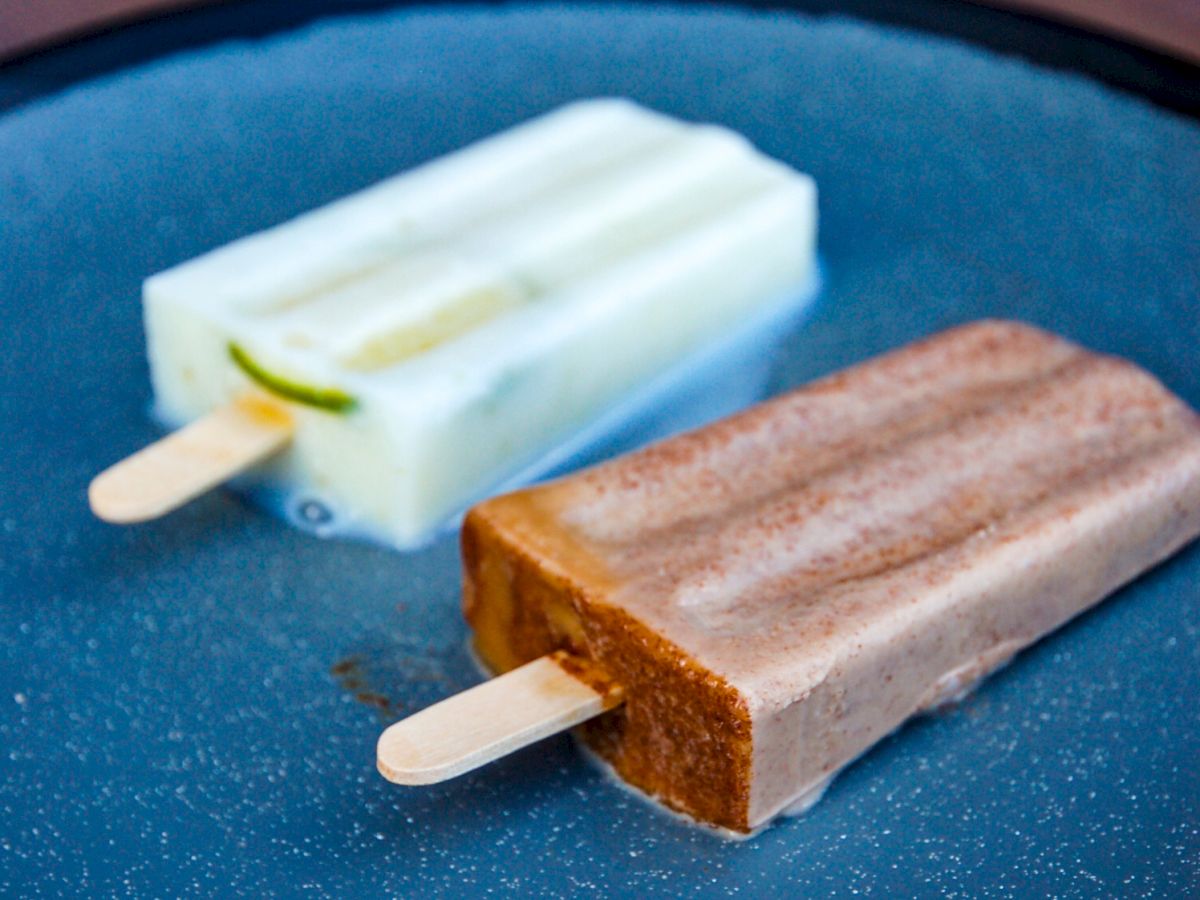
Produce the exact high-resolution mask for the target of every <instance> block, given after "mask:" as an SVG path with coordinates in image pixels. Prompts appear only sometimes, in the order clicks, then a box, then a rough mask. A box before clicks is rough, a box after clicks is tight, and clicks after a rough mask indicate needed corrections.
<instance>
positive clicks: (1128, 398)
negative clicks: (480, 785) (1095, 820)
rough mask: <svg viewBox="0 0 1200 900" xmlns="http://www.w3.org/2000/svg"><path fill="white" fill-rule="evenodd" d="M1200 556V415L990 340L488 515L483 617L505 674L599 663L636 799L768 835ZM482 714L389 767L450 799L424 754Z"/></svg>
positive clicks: (745, 417)
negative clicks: (1119, 600) (902, 727)
mask: <svg viewBox="0 0 1200 900" xmlns="http://www.w3.org/2000/svg"><path fill="white" fill-rule="evenodd" d="M1198 533H1200V418H1198V417H1197V415H1196V414H1195V413H1194V412H1193V411H1192V410H1190V409H1189V408H1188V407H1187V406H1186V405H1185V404H1184V403H1183V402H1181V401H1180V400H1179V399H1178V398H1176V397H1175V396H1173V395H1172V394H1171V393H1169V392H1168V391H1167V390H1166V389H1165V388H1164V387H1163V386H1162V385H1161V384H1159V382H1157V381H1156V380H1155V379H1154V378H1153V377H1151V376H1150V375H1148V374H1147V373H1145V372H1144V371H1142V370H1141V369H1139V368H1137V367H1136V366H1134V365H1132V364H1130V363H1128V362H1124V361H1122V360H1119V359H1115V358H1112V357H1107V356H1100V355H1097V354H1094V353H1091V352H1088V351H1086V350H1083V349H1081V348H1080V347H1078V346H1076V345H1074V344H1071V343H1069V342H1067V341H1065V340H1062V339H1060V338H1057V337H1055V336H1053V335H1050V334H1047V333H1045V332H1043V331H1040V330H1037V329H1034V328H1031V327H1028V326H1025V325H1021V324H1016V323H1005V322H982V323H978V324H973V325H968V326H964V327H960V328H957V329H953V330H951V331H948V332H945V333H943V334H940V335H937V336H935V337H933V338H930V339H928V340H925V341H922V342H919V343H916V344H913V345H911V346H909V347H906V348H904V349H901V350H898V351H896V352H893V353H891V354H888V355H886V356H883V357H880V358H878V359H876V360H873V361H870V362H867V363H864V364H862V365H859V366H856V367H854V368H851V369H848V370H846V371H844V372H842V373H840V374H836V375H833V376H831V377H828V378H826V379H823V380H821V381H818V382H816V383H814V384H812V385H810V386H808V387H806V388H802V389H800V390H797V391H795V392H793V393H790V394H787V395H785V396H783V397H780V398H778V399H775V400H773V401H770V402H768V403H765V404H762V405H761V406H758V407H756V408H754V409H751V410H749V411H747V412H745V413H743V414H740V415H737V416H735V417H733V418H730V419H727V420H725V421H723V422H719V423H717V424H715V425H711V426H709V427H707V428H704V429H701V430H699V431H695V432H691V433H688V434H685V435H682V436H680V437H677V438H674V439H671V440H667V441H665V442H662V443H660V444H657V445H654V446H651V447H649V448H647V449H645V450H642V451H640V452H638V453H634V454H631V455H628V456H626V457H623V458H620V459H617V460H614V461H612V462H610V463H607V464H604V465H601V466H598V467H596V468H593V469H590V470H587V471H585V472H582V473H579V474H577V475H574V476H571V477H568V478H565V479H562V480H560V481H557V482H553V483H549V484H545V485H542V486H538V487H534V488H530V489H527V490H523V491H519V492H517V493H513V494H509V495H506V496H503V497H499V498H496V499H493V500H490V501H488V502H486V503H483V504H482V505H480V506H477V507H475V509H474V510H472V511H471V512H470V513H469V515H468V516H467V519H466V522H465V524H464V527H463V536H462V541H463V555H464V564H465V571H466V578H465V605H466V615H467V618H468V620H469V621H470V623H471V625H472V626H473V628H474V630H475V640H476V646H477V649H478V651H479V654H480V656H481V657H482V658H483V660H484V661H485V662H486V663H487V664H488V665H489V666H490V667H492V668H493V669H495V670H496V671H497V672H505V671H508V670H510V669H513V668H514V667H518V666H521V665H522V664H524V663H528V662H529V661H531V660H538V658H539V657H543V656H545V655H546V654H550V653H553V652H559V656H558V657H557V658H558V659H560V660H561V659H563V658H564V656H563V654H562V651H565V652H566V655H567V657H566V658H568V659H573V660H576V661H577V662H579V663H580V664H583V665H584V666H585V669H584V671H586V672H588V673H591V676H592V677H591V678H590V679H589V678H585V679H584V680H585V681H587V680H591V683H592V684H593V685H594V686H595V687H596V696H597V697H602V698H607V700H606V701H604V702H602V701H600V700H597V701H595V702H593V705H592V706H591V707H587V708H584V707H583V706H580V707H578V709H579V710H580V711H581V712H580V713H579V714H578V716H577V718H576V719H575V721H578V719H580V718H585V717H586V716H587V715H598V714H599V713H601V712H602V711H603V710H604V709H606V708H607V707H609V706H612V705H613V704H614V703H620V705H619V706H617V707H616V708H615V709H612V710H611V711H608V712H606V713H604V714H602V715H598V717H596V718H593V719H591V720H590V721H587V722H586V724H584V725H583V726H582V728H581V729H580V734H581V736H582V738H583V740H584V741H585V742H586V744H587V745H588V746H589V747H590V748H591V749H592V750H594V751H595V752H596V753H598V754H599V755H600V757H602V758H603V759H604V760H606V761H608V762H609V763H610V764H611V765H612V766H613V768H614V769H615V771H616V772H617V773H618V774H619V775H620V776H621V777H622V778H624V779H625V780H626V781H628V782H629V783H630V784H632V785H634V786H636V787H638V788H640V789H642V790H643V791H645V792H647V793H648V794H650V795H652V796H653V797H655V798H657V799H659V800H660V801H662V802H663V803H665V804H666V805H667V806H669V807H671V808H673V809H675V810H679V811H681V812H684V813H687V814H688V815H690V816H693V817H694V818H696V819H698V820H700V821H702V822H705V823H709V824H713V825H717V826H722V827H725V828H729V829H733V830H735V831H740V832H747V831H751V830H753V829H755V828H756V827H758V826H761V825H763V824H764V823H766V822H768V821H769V820H770V819H771V818H772V817H774V816H775V815H777V814H778V813H780V812H781V811H784V810H786V809H788V808H789V807H797V806H802V805H804V804H805V803H806V802H810V801H811V800H813V799H815V798H816V797H818V796H819V794H820V792H821V790H822V789H823V787H824V786H825V785H826V784H827V783H828V781H829V780H830V778H832V777H833V775H834V774H836V773H837V771H838V770H839V769H841V768H842V767H843V766H845V765H846V764H847V763H849V762H850V761H851V760H853V759H854V758H855V757H856V756H858V755H859V754H860V753H862V752H863V751H864V750H865V749H867V748H868V747H870V746H871V745H872V744H873V743H874V742H875V741H877V740H879V739H880V738H881V737H883V736H884V735H886V734H887V733H889V732H890V731H891V730H893V729H894V728H896V727H897V726H898V725H899V724H901V723H902V722H903V721H904V720H905V719H906V718H908V717H909V716H911V715H913V714H914V713H916V712H919V711H921V710H924V709H928V708H930V707H931V706H934V705H936V704H938V703H939V702H943V701H945V700H947V699H950V698H953V697H954V696H956V695H958V694H960V693H962V692H963V691H965V690H966V689H968V688H969V687H970V686H971V685H972V684H973V683H974V682H976V681H977V680H978V679H980V678H982V677H983V676H984V675H986V674H988V673H989V672H991V671H992V670H994V669H995V668H997V667H998V666H1000V665H1002V664H1003V663H1004V662H1005V661H1007V660H1008V659H1009V658H1011V657H1012V655H1013V654H1014V653H1016V652H1017V651H1018V650H1019V649H1021V648H1022V647H1024V646H1026V645H1028V644H1030V643H1032V642H1033V641H1035V640H1037V639H1038V638H1039V637H1040V636H1042V635H1044V634H1046V633H1047V632H1049V631H1051V630H1053V629H1054V628H1056V627H1058V626H1059V625H1061V624H1062V623H1063V622H1065V621H1066V620H1068V619H1070V618H1071V617H1072V616H1074V615H1076V614H1077V613H1079V612H1080V611H1082V610H1084V609H1086V608H1087V607H1089V606H1091V605H1092V604H1093V603H1095V602H1096V601H1098V600H1099V599H1101V598H1102V597H1104V596H1105V595H1106V594H1108V593H1110V592H1111V591H1113V590H1115V589H1116V588H1117V587H1118V586H1120V585H1121V584H1123V583H1125V582H1127V581H1129V580H1130V579H1132V578H1133V577H1134V576H1135V575H1137V574H1138V573H1140V572H1142V571H1143V570H1145V569H1146V568H1148V567H1150V566H1152V565H1154V564H1155V563H1157V562H1158V561H1160V560H1162V559H1163V558H1164V557H1166V556H1167V555H1169V554H1170V553H1172V552H1173V551H1175V550H1177V549H1178V548H1179V547H1181V546H1182V545H1183V544H1185V543H1187V542H1188V541H1190V540H1191V539H1193V538H1194V537H1196V535H1197V534H1198ZM549 662H550V661H548V660H541V661H539V662H538V663H535V665H534V667H528V666H527V667H526V668H525V669H523V670H521V672H524V673H529V672H531V671H533V670H534V669H535V668H537V670H538V671H541V670H543V669H545V668H546V666H547V664H548V663H549ZM539 667H540V668H539ZM550 670H551V671H555V670H554V669H553V667H550ZM597 672H599V673H603V677H604V678H606V679H608V681H604V682H603V683H600V684H597V683H596V682H595V681H594V676H595V673H597ZM516 677H527V676H524V675H521V673H520V672H519V673H514V674H511V675H508V676H505V678H516ZM555 677H557V676H555ZM550 680H551V681H554V679H553V678H552V679H550ZM554 683H555V684H557V683H558V682H557V681H554ZM613 685H616V686H618V687H619V691H620V693H619V695H615V694H614V693H613V688H612V686H613ZM498 688H500V684H499V683H498V682H497V681H493V682H490V683H488V684H487V685H485V686H483V687H482V688H480V689H477V690H479V691H482V690H484V689H491V690H493V691H494V692H497V694H498V695H499V694H500V693H501V692H499V691H497V689H498ZM471 693H472V692H468V693H467V694H464V695H460V696H459V697H458V698H452V699H451V700H450V701H446V702H445V703H443V704H441V705H439V706H438V707H433V708H432V709H431V710H428V711H426V712H424V713H420V714H418V715H417V716H416V717H414V718H412V719H409V720H407V721H405V722H401V723H399V724H398V725H396V726H393V729H391V730H389V732H388V733H385V735H384V737H383V739H382V740H381V743H380V768H381V770H382V771H384V773H385V774H387V775H388V776H389V777H392V778H393V779H394V780H400V781H418V780H425V781H429V780H434V779H433V777H432V774H436V772H435V770H437V766H438V765H441V763H440V762H438V761H437V760H435V762H434V763H433V764H430V763H429V760H428V759H423V760H417V757H418V756H421V755H422V754H425V755H426V756H427V757H429V758H433V757H435V756H436V755H437V752H441V751H437V752H435V750H434V749H430V747H429V746H428V744H427V743H426V744H420V743H414V742H413V738H414V736H415V735H416V734H417V733H418V731H419V726H420V725H421V723H422V722H424V723H426V726H428V725H431V724H433V725H437V722H439V721H440V722H443V723H444V722H447V721H453V716H452V715H450V714H452V713H453V710H454V705H455V704H461V703H462V701H464V700H466V699H467V698H468V697H470V696H471ZM555 696H556V697H557V696H558V695H557V694H555ZM614 698H615V699H614ZM519 702H520V699H519V697H515V696H513V695H512V694H511V693H510V694H509V695H508V698H507V703H508V705H510V706H511V705H512V704H519ZM500 707H503V704H500V705H499V707H495V706H494V707H493V708H500ZM439 709H440V710H441V712H440V713H439ZM439 716H440V717H441V718H440V719H439ZM422 717H425V718H424V719H422ZM410 723H415V726H416V727H415V726H414V724H410ZM563 724H564V726H568V725H570V724H574V722H571V721H567V720H566V719H565V718H564V720H563ZM437 727H439V728H444V727H446V726H445V725H444V724H443V725H437ZM514 730H515V729H514ZM531 733H532V732H531ZM543 733H544V732H543ZM515 743H516V744H519V743H520V741H517V742H515ZM493 755H495V754H493ZM474 764H475V762H472V763H471V765H474ZM421 767H424V769H423V772H424V775H423V777H422V778H416V777H411V772H413V771H415V770H416V769H418V768H421ZM452 768H453V766H450V767H449V768H445V769H444V775H445V776H446V777H448V776H449V775H452V774H456V772H455V771H451V769H452ZM458 770H459V771H461V770H462V767H461V766H460V767H459V769H458ZM439 771H440V770H439ZM431 773H432V774H431Z"/></svg>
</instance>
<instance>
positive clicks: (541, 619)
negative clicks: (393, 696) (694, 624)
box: [462, 502, 752, 831]
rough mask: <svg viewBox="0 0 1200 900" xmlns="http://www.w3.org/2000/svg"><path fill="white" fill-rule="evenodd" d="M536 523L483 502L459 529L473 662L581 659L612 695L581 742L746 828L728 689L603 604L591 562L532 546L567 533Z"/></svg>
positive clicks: (685, 806)
mask: <svg viewBox="0 0 1200 900" xmlns="http://www.w3.org/2000/svg"><path fill="white" fill-rule="evenodd" d="M539 519H540V517H539V515H538V511H537V510H536V509H529V508H525V507H524V506H523V505H522V504H520V503H519V502H518V503H517V504H516V506H515V507H514V506H510V505H508V504H504V503H495V502H493V503H491V504H487V505H485V506H484V507H477V508H476V509H475V510H473V511H472V512H471V513H469V514H468V516H467V519H466V521H465V522H464V524H463V532H462V548H463V560H464V606H465V614H466V616H467V620H468V622H470V624H471V626H472V628H473V629H474V630H475V640H476V649H477V650H478V652H479V655H480V656H481V657H482V659H483V661H484V662H485V663H486V664H487V665H488V666H490V667H491V668H493V669H495V670H496V671H498V672H502V671H507V670H508V669H512V668H515V667H516V666H518V665H521V664H523V663H526V662H529V661H530V660H533V659H536V658H538V657H540V656H544V655H546V654H549V653H554V652H555V651H567V652H569V653H570V654H571V655H572V656H573V657H575V658H576V659H577V660H581V661H583V662H584V665H585V666H586V670H585V669H581V671H586V672H590V674H585V680H586V679H587V678H589V677H596V674H597V671H598V672H603V673H604V676H606V683H613V684H617V685H620V686H621V688H622V689H623V695H624V702H623V703H622V705H621V706H619V707H618V708H616V709H614V710H612V711H611V712H608V713H606V714H605V715H603V716H600V717H599V718H596V719H593V720H591V721H590V722H587V723H585V724H584V725H582V726H581V727H580V729H579V734H580V736H581V737H582V739H583V740H584V741H585V742H586V743H587V744H588V745H589V746H590V747H591V748H592V749H593V750H594V751H595V752H596V753H597V754H599V756H600V757H601V758H603V759H604V760H606V761H607V762H608V763H609V764H610V765H612V766H613V768H614V769H615V770H616V771H617V773H618V774H619V775H620V776H621V777H622V778H624V779H625V780H626V781H628V782H629V783H630V784H633V785H635V786H637V787H638V788H640V789H641V790H643V791H645V792H647V793H648V794H650V795H652V796H654V797H656V798H657V799H658V800H660V801H661V802H662V803H664V804H665V805H667V806H669V807H671V808H672V809H675V810H677V811H680V812H683V813H686V814H688V815H691V816H693V817H695V818H697V819H700V820H702V821H706V822H711V823H714V824H717V825H720V826H723V827H726V828H729V829H732V830H738V831H745V830H747V829H748V827H749V826H748V822H747V816H748V810H749V797H750V795H749V789H750V765H751V749H752V748H751V741H750V718H749V714H748V712H747V710H746V709H745V708H744V704H743V703H742V701H741V698H740V696H739V695H738V693H737V692H736V691H735V690H733V689H732V688H731V687H730V686H729V685H727V684H726V683H725V682H724V681H723V680H721V679H719V678H717V677H716V676H714V675H713V674H712V673H711V672H708V671H706V670H705V669H703V668H702V667H700V666H698V665H696V664H695V662H694V661H692V660H690V659H689V658H688V657H687V656H686V655H685V654H683V653H681V652H680V651H679V650H678V649H677V648H675V647H674V646H673V645H672V644H670V643H669V642H667V641H665V640H663V639H661V638H660V637H658V636H657V635H655V634H654V633H653V632H652V631H650V629H648V628H646V627H645V626H644V625H643V624H641V623H640V622H638V621H637V620H635V619H633V618H632V617H630V616H629V615H627V614H625V613H624V612H622V611H621V610H619V609H616V608H614V607H612V606H610V605H609V604H606V603H605V602H604V601H603V599H602V598H603V594H604V591H605V590H606V589H607V588H608V587H609V585H608V584H607V583H606V580H605V579H604V578H603V576H602V573H600V572H599V571H598V568H597V565H596V563H595V560H593V559H591V558H589V557H588V556H586V555H585V554H583V553H582V552H579V553H576V554H575V555H574V556H572V555H571V551H570V550H569V549H567V548H566V547H565V546H560V547H559V548H558V549H557V552H556V553H555V554H553V555H550V556H547V555H544V552H543V550H544V548H543V547H540V546H538V545H539V544H540V543H541V542H543V541H545V540H556V539H560V540H562V541H564V542H569V540H570V539H569V536H568V535H566V534H565V533H563V532H559V533H558V534H557V535H555V536H554V537H551V530H550V529H548V528H547V527H546V526H547V524H548V523H546V522H541V525H540V527H538V528H537V529H536V537H535V536H534V535H533V534H532V533H529V532H527V531H526V530H525V527H524V526H525V525H527V524H528V523H529V522H531V521H538V520H539ZM523 537H529V538H530V539H531V542H532V543H533V544H534V546H533V547H531V546H529V545H528V544H527V543H526V542H525V541H524V540H523ZM548 560H553V562H552V563H547V561H548ZM589 574H590V575H591V576H592V577H590V578H589V577H587V576H588V575H589ZM589 683H590V682H589Z"/></svg>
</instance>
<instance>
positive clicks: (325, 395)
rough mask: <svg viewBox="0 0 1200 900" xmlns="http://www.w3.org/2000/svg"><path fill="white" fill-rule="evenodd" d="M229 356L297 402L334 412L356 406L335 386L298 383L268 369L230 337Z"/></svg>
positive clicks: (275, 391)
mask: <svg viewBox="0 0 1200 900" xmlns="http://www.w3.org/2000/svg"><path fill="white" fill-rule="evenodd" d="M229 358H230V359H232V360H233V361H234V363H235V364H236V365H237V367H238V368H239V369H241V370H242V371H243V372H245V373H246V375H247V376H248V377H249V378H250V379H251V380H252V381H254V382H255V383H256V384H258V385H259V386H261V387H263V388H265V389H266V390H268V391H270V392H271V393H272V394H275V395H276V396H279V397H282V398H284V399H285V400H292V401H294V402H296V403H303V404H304V405H305V406H315V407H316V408H317V409H324V410H327V411H328V412H335V413H345V412H349V411H350V410H352V409H354V408H355V407H356V406H358V400H356V399H355V398H354V397H352V396H350V395H349V394H347V393H346V392H345V391H343V390H340V389H338V388H325V387H316V386H314V385H311V384H301V383H300V382H298V381H292V380H291V379H289V378H284V377H283V376H281V375H276V374H275V373H274V372H269V371H267V370H266V369H264V368H263V367H262V366H260V365H259V364H258V363H257V362H255V360H254V358H253V357H251V356H250V354H248V353H247V352H246V351H245V350H243V349H242V348H241V347H240V346H238V345H237V344H235V343H233V342H232V341H230V343H229Z"/></svg>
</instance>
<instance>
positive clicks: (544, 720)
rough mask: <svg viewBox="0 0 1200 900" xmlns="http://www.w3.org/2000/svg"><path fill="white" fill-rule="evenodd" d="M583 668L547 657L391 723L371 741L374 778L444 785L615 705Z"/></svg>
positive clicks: (616, 691)
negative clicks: (378, 775) (374, 743)
mask: <svg viewBox="0 0 1200 900" xmlns="http://www.w3.org/2000/svg"><path fill="white" fill-rule="evenodd" d="M584 665H586V664H584V663H582V662H581V661H579V660H576V659H574V658H573V657H570V656H568V655H567V654H565V653H562V652H559V653H552V654H550V655H549V656H543V657H541V658H540V659H535V660H534V661H533V662H531V663H526V664H525V665H523V666H521V667H520V668H517V669H513V670H512V671H511V672H506V673H505V674H503V675H500V676H498V677H496V678H493V679H492V680H491V681H485V682H484V683H483V684H481V685H478V686H476V687H473V688H471V689H470V690H467V691H463V692H462V693H461V694H456V695H455V696H453V697H450V698H448V699H446V700H443V701H442V702H441V703H435V704H434V705H433V706H430V707H428V708H427V709H423V710H421V712H419V713H416V714H414V715H411V716H409V717H408V718H407V719H404V720H403V721H401V722H397V723H396V724H395V725H392V726H391V727H390V728H388V729H387V730H386V731H385V732H384V733H383V734H382V735H381V736H380V738H379V745H378V747H377V749H376V765H377V766H378V767H379V771H380V773H381V774H382V775H383V777H384V778H386V779H387V780H388V781H394V782H396V783H397V784H434V783H436V782H439V781H446V780H447V779H450V778H454V777H455V776H457V775H462V774H464V773H466V772H470V771H471V770H472V769H477V768H479V767H480V766H482V765H484V764H486V763H489V762H492V761H493V760H496V759H499V758H500V757H502V756H507V755H508V754H510V753H513V752H514V751H516V750H520V749H521V748H522V747H525V746H528V745H529V744H532V743H534V742H536V741H540V740H541V739H542V738H545V737H549V736H550V735H552V734H557V733H558V732H560V731H566V730H567V729H568V728H571V727H573V726H575V725H578V724H580V723H581V722H586V721H587V720H588V719H591V718H594V717H595V716H598V715H600V713H602V712H607V711H608V710H610V709H612V708H614V707H615V706H618V705H620V703H621V701H622V700H623V699H624V695H623V693H622V691H621V689H620V688H619V687H617V686H614V685H606V684H604V683H603V681H602V680H600V679H599V678H588V681H586V682H585V681H583V680H581V678H580V674H582V673H583V671H584V670H583V669H582V666H584ZM576 673H580V674H576ZM589 682H591V683H589ZM593 684H595V685H596V686H595V687H593V686H592V685H593Z"/></svg>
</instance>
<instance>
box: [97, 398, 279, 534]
mask: <svg viewBox="0 0 1200 900" xmlns="http://www.w3.org/2000/svg"><path fill="white" fill-rule="evenodd" d="M292 431H293V425H292V418H291V416H289V415H288V414H287V412H285V411H284V410H283V409H282V408H281V407H280V406H278V405H277V404H275V403H272V402H271V401H269V400H266V399H262V398H259V397H256V396H249V395H248V396H245V397H241V398H239V399H237V400H235V401H233V402H232V403H230V404H228V405H226V406H223V407H221V408H219V409H216V410H214V411H213V412H211V413H209V414H208V415H207V416H205V417H204V418H202V419H198V420H196V421H195V422H192V423H191V424H189V425H186V426H184V427H183V428H181V429H180V430H179V431H176V432H174V433H172V434H169V435H167V436H166V437H165V438H163V439H162V440H160V441H156V442H155V443H153V444H151V445H150V446H149V447H145V448H144V449H142V450H139V451H138V452H137V453H135V454H133V455H132V456H130V457H128V458H126V459H123V460H122V461H121V462H119V463H117V464H116V465H114V466H112V467H110V468H108V469H105V470H104V471H103V472H101V473H100V474H99V475H97V476H96V477H95V478H94V479H93V480H92V483H91V485H90V486H89V487H88V502H89V503H90V504H91V507H92V512H94V513H95V514H96V515H97V516H99V517H100V518H101V519H104V520H105V521H106V522H114V523H117V524H122V525H124V524H130V523H133V522H144V521H146V520H148V519H156V518H158V517H159V516H162V515H165V514H167V513H169V512H171V510H173V509H177V508H178V507H180V506H183V504H185V503H187V502H188V501H189V500H192V499H194V498H196V497H198V496H200V495H201V494H203V493H204V492H206V491H208V490H211V489H212V488H214V487H216V486H217V485H219V484H221V483H223V482H225V481H228V480H229V479H230V478H233V477H234V476H235V475H237V474H239V473H240V472H243V471H244V470H246V469H248V468H249V467H250V466H252V465H254V464H255V463H257V462H260V461H261V460H263V459H266V458H267V457H268V456H270V455H272V454H273V453H277V452H278V451H280V450H282V449H283V448H284V447H285V446H286V445H287V443H288V441H289V440H291V437H292Z"/></svg>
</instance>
